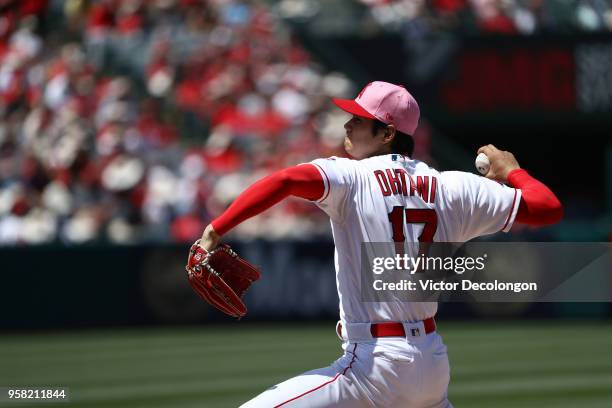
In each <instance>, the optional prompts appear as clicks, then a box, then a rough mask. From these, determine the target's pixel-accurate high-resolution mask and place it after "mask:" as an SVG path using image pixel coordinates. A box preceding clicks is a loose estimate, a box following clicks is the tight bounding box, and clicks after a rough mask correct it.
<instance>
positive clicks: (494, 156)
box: [478, 144, 521, 183]
mask: <svg viewBox="0 0 612 408" xmlns="http://www.w3.org/2000/svg"><path fill="white" fill-rule="evenodd" d="M480 153H484V154H486V155H487V157H488V158H489V162H490V163H491V166H490V168H489V172H488V173H487V174H485V177H486V178H489V179H491V180H496V181H500V182H502V183H505V182H507V181H508V174H509V173H510V172H511V171H512V170H515V169H520V168H521V166H519V164H518V162H517V161H516V159H515V158H514V155H513V154H512V153H510V152H507V151H505V150H499V149H498V148H497V147H495V146H493V145H492V144H490V145H486V146H482V147H481V148H480V149H478V154H480Z"/></svg>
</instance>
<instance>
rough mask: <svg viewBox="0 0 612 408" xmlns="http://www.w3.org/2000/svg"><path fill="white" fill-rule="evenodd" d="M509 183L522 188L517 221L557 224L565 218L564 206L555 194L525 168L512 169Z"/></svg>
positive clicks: (535, 223)
mask: <svg viewBox="0 0 612 408" xmlns="http://www.w3.org/2000/svg"><path fill="white" fill-rule="evenodd" d="M508 183H509V184H510V185H512V187H514V188H518V189H520V190H521V193H522V199H521V203H520V205H519V209H518V213H517V214H516V221H517V222H520V223H522V224H528V225H535V226H541V225H548V224H555V223H557V222H559V221H561V218H563V206H562V205H561V202H559V199H558V198H557V196H555V194H554V193H553V192H552V191H551V190H550V189H549V188H548V187H546V185H544V184H543V183H542V182H540V181H538V180H536V179H535V178H533V177H531V175H529V173H527V171H526V170H524V169H516V170H512V171H511V172H510V174H508Z"/></svg>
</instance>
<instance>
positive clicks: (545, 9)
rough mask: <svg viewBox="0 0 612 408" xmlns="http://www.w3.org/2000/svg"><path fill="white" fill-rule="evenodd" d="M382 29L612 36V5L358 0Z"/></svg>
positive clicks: (554, 0)
mask: <svg viewBox="0 0 612 408" xmlns="http://www.w3.org/2000/svg"><path fill="white" fill-rule="evenodd" d="M360 1H361V2H362V3H364V4H366V5H367V6H368V7H370V11H371V14H372V16H373V17H374V19H375V20H376V21H377V22H378V23H379V24H380V25H381V26H383V27H385V28H387V29H394V30H406V31H407V32H408V34H409V35H410V34H413V36H417V35H423V34H427V33H431V32H440V31H447V30H452V31H463V32H474V33H491V34H502V35H530V34H534V33H568V32H570V33H571V32H601V31H612V1H610V0H360Z"/></svg>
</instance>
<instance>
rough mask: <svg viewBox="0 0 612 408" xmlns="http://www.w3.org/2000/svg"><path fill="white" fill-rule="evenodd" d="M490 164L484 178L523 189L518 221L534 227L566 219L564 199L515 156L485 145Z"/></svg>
mask: <svg viewBox="0 0 612 408" xmlns="http://www.w3.org/2000/svg"><path fill="white" fill-rule="evenodd" d="M478 153H484V154H486V155H487V158H488V159H489V162H490V163H491V166H490V168H489V172H488V173H487V174H486V175H485V177H487V178H489V179H492V180H497V181H500V182H502V183H506V184H508V185H510V186H512V187H514V188H516V189H519V190H521V201H520V204H519V209H518V212H517V214H516V222H519V223H522V224H529V225H533V226H544V225H549V224H556V223H557V222H559V221H561V219H562V218H563V206H562V205H561V202H560V201H559V199H558V198H557V196H556V195H555V193H553V192H552V191H551V190H550V188H548V187H547V186H546V185H545V184H544V183H542V182H541V181H539V180H537V179H535V178H534V177H532V176H531V175H530V174H529V173H527V171H526V170H524V169H521V167H520V166H519V164H518V161H517V160H516V158H515V157H514V155H513V154H512V153H510V152H507V151H502V150H499V149H498V148H496V147H495V146H493V145H487V146H482V147H481V148H480V149H478Z"/></svg>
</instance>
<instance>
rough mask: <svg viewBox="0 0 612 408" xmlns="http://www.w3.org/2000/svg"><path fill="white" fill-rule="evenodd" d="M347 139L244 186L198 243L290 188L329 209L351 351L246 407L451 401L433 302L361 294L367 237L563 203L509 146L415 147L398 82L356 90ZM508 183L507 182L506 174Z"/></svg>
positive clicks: (488, 223) (490, 223)
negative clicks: (441, 152) (482, 169)
mask: <svg viewBox="0 0 612 408" xmlns="http://www.w3.org/2000/svg"><path fill="white" fill-rule="evenodd" d="M333 101H334V103H335V104H336V105H337V106H338V107H340V108H341V109H343V110H345V111H346V112H348V113H350V114H352V118H351V119H350V120H349V121H348V122H346V124H345V125H344V128H345V129H346V137H345V140H344V147H345V150H346V152H347V153H348V154H349V155H350V156H351V157H352V159H348V158H337V157H330V158H326V159H316V160H314V161H312V162H310V163H307V164H301V165H298V166H295V167H290V168H286V169H284V170H281V171H279V172H277V173H275V174H272V175H270V176H268V177H266V178H264V179H262V180H260V181H258V182H257V183H255V184H253V185H252V186H251V187H249V188H248V189H247V190H245V191H244V192H243V193H242V194H241V195H240V196H239V197H238V198H237V199H236V200H235V201H234V203H233V204H232V205H231V206H230V207H229V208H228V209H227V211H225V212H224V213H223V214H222V215H221V216H220V217H218V218H217V219H215V220H214V221H212V223H211V224H210V225H208V226H207V227H206V229H205V231H204V233H203V235H202V239H201V241H200V246H202V247H203V248H204V249H205V250H207V251H210V250H212V249H213V248H215V247H216V246H217V245H218V243H219V240H220V238H221V236H222V235H224V234H225V233H227V232H228V231H229V230H230V229H232V228H233V227H235V226H236V225H237V224H239V223H240V222H242V221H244V220H246V219H247V218H249V217H252V216H254V215H256V214H259V213H261V212H262V211H264V210H266V209H267V208H269V207H271V206H272V205H274V204H276V203H278V202H279V201H281V200H282V199H284V198H286V197H288V196H296V197H301V198H304V199H307V200H311V201H313V202H315V203H316V204H317V205H318V206H319V207H320V208H321V209H322V210H323V211H325V212H326V213H327V214H328V215H329V217H330V219H331V225H332V231H333V237H334V243H335V247H336V249H335V269H336V283H337V289H338V296H339V298H340V321H339V322H338V325H337V327H336V332H337V334H338V335H339V337H340V338H341V339H342V340H343V346H342V347H343V350H344V354H343V356H341V357H340V358H339V359H338V360H336V361H335V362H334V363H333V364H331V365H330V366H329V367H324V368H320V369H316V370H312V371H309V372H306V373H304V374H301V375H299V376H297V377H294V378H291V379H289V380H287V381H284V382H282V383H280V384H277V385H275V386H273V387H271V388H270V389H268V390H266V391H264V392H263V393H261V394H260V395H258V396H257V397H255V398H254V399H252V400H250V401H248V402H246V403H245V404H244V405H243V407H248V408H252V407H266V408H270V407H310V408H315V407H316V408H318V407H346V408H349V407H350V408H355V407H392V408H397V407H451V406H452V405H451V404H450V402H449V401H448V399H447V389H448V383H449V378H450V375H449V373H450V370H449V363H448V357H447V353H446V346H445V345H444V343H443V342H442V338H441V337H440V335H438V333H437V332H436V323H435V320H434V316H435V315H436V311H437V307H438V305H437V303H436V302H400V301H395V302H394V301H388V302H362V301H361V298H360V294H361V291H360V286H359V285H360V259H361V257H360V255H361V254H360V248H361V246H360V245H361V243H362V242H390V243H391V242H396V243H397V242H435V241H439V242H465V241H468V240H470V239H472V238H474V237H477V236H481V235H486V234H492V233H495V232H498V231H504V232H507V231H509V230H510V228H511V227H512V224H513V223H514V222H521V223H526V224H531V225H545V224H552V223H555V222H558V221H559V220H560V219H561V217H562V214H563V209H562V206H561V204H560V202H559V200H558V199H557V198H556V197H555V195H554V194H553V193H552V192H551V191H550V190H549V189H548V188H547V187H546V186H545V185H544V184H542V183H541V182H539V181H537V180H536V179H534V178H533V177H532V176H530V175H529V174H528V173H527V172H526V171H525V170H523V169H521V168H520V167H519V164H518V163H517V161H516V159H515V158H514V156H513V155H512V153H509V152H506V151H501V150H498V149H497V148H496V147H495V146H493V145H488V146H483V147H481V148H480V149H479V150H478V152H479V153H481V152H482V153H485V154H486V155H487V156H488V158H489V161H490V170H489V172H488V173H487V174H486V177H481V176H477V175H474V174H471V173H464V172H458V171H448V172H438V171H437V170H435V169H433V168H430V167H429V166H427V164H425V163H423V162H420V161H417V160H413V159H411V158H410V156H411V155H412V150H413V139H412V136H411V135H413V134H414V132H415V130H416V128H417V125H418V122H419V115H420V111H419V107H418V105H417V102H416V100H415V99H414V98H413V97H412V95H411V94H410V93H409V92H408V91H407V90H406V89H405V88H404V87H402V86H398V85H394V84H390V83H386V82H372V83H370V84H368V85H367V86H366V87H365V88H364V89H363V90H362V91H361V92H360V93H359V95H358V96H357V97H356V98H355V99H354V100H349V99H334V100H333ZM502 183H504V184H502Z"/></svg>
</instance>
